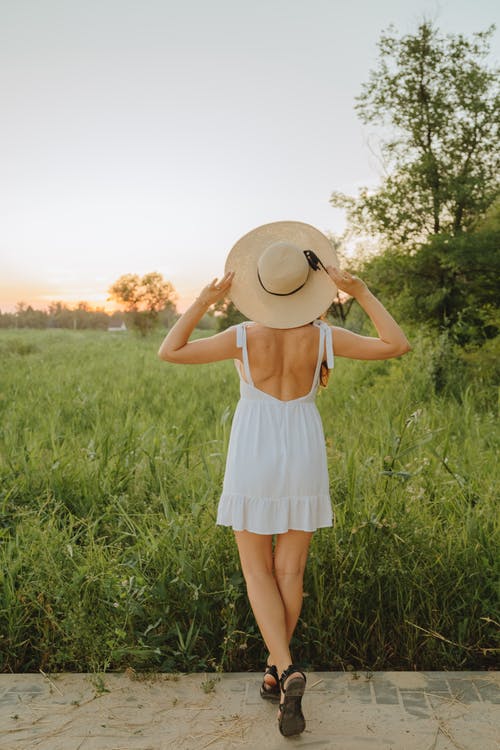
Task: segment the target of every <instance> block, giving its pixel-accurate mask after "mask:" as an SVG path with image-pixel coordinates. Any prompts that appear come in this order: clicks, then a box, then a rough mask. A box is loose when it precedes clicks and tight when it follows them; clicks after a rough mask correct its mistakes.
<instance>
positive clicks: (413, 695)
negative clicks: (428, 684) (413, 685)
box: [399, 688, 429, 718]
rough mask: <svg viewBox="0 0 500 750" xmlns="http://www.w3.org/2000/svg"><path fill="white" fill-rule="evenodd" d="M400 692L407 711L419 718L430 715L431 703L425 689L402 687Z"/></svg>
mask: <svg viewBox="0 0 500 750" xmlns="http://www.w3.org/2000/svg"><path fill="white" fill-rule="evenodd" d="M399 692H400V695H401V698H402V701H403V706H404V708H405V711H407V712H408V713H409V714H411V715H412V716H417V717H419V718H427V717H428V716H429V705H428V703H427V700H426V697H425V694H424V693H423V691H420V690H419V691H416V690H405V689H404V688H400V690H399Z"/></svg>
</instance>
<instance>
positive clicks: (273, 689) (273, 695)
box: [260, 664, 280, 701]
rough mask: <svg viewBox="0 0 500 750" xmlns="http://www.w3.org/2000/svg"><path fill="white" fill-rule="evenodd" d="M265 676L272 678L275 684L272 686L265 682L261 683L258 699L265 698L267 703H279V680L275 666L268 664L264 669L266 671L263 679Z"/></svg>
mask: <svg viewBox="0 0 500 750" xmlns="http://www.w3.org/2000/svg"><path fill="white" fill-rule="evenodd" d="M266 674H270V675H271V677H274V679H275V680H276V683H275V684H274V685H269V683H267V682H266V681H265V680H263V681H262V685H261V686H260V697H261V698H265V699H266V700H268V701H279V699H280V678H279V675H278V670H277V668H276V665H275V664H268V665H267V667H266V671H265V672H264V677H265V676H266Z"/></svg>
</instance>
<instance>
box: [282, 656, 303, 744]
mask: <svg viewBox="0 0 500 750" xmlns="http://www.w3.org/2000/svg"><path fill="white" fill-rule="evenodd" d="M280 686H281V703H280V707H279V714H278V726H279V730H280V732H281V734H282V735H284V736H285V737H291V736H292V735H294V734H300V733H301V732H303V731H304V729H305V727H306V720H305V719H304V714H303V713H302V696H303V695H304V691H305V689H306V676H305V674H304V673H303V672H302V670H301V669H299V667H297V666H295V664H290V666H289V667H288V668H287V669H285V671H284V672H283V674H282V675H281V677H280Z"/></svg>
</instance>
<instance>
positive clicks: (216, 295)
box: [197, 271, 234, 307]
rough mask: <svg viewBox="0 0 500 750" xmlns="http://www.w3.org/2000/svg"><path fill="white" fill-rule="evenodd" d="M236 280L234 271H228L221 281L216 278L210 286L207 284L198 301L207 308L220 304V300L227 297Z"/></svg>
mask: <svg viewBox="0 0 500 750" xmlns="http://www.w3.org/2000/svg"><path fill="white" fill-rule="evenodd" d="M233 278H234V271H228V272H227V273H226V274H225V275H224V276H223V277H222V279H221V280H220V281H218V280H217V278H215V279H214V280H213V281H211V282H210V284H207V286H206V287H204V288H203V289H202V290H201V292H200V293H199V295H198V297H197V299H198V301H199V302H201V303H202V304H203V305H206V307H210V306H211V305H213V304H215V302H218V301H219V300H220V299H222V298H223V297H225V296H226V293H227V291H228V289H229V287H230V286H231V282H232V280H233Z"/></svg>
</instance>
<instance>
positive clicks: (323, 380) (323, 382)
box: [311, 310, 330, 388]
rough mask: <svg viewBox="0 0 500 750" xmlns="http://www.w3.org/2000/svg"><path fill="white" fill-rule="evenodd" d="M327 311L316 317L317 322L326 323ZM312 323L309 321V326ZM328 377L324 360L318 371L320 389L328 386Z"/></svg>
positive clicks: (328, 371)
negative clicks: (322, 321)
mask: <svg viewBox="0 0 500 750" xmlns="http://www.w3.org/2000/svg"><path fill="white" fill-rule="evenodd" d="M327 312H328V310H325V312H324V313H323V314H322V315H319V316H318V319H319V320H324V321H325V322H326V323H328V321H327V319H326V313H327ZM313 322H314V321H312V320H311V325H312V324H313ZM329 377H330V370H329V369H328V365H327V362H326V360H325V359H324V360H323V362H322V363H321V367H320V371H319V384H320V386H321V387H322V388H326V386H327V385H328V378H329Z"/></svg>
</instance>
